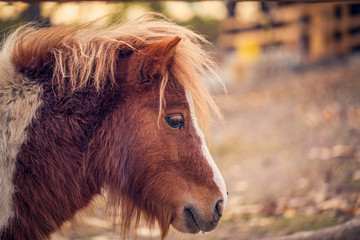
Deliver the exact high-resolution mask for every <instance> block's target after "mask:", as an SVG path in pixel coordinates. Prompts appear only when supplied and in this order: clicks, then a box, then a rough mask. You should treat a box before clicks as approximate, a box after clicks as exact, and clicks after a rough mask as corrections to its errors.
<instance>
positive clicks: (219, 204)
mask: <svg viewBox="0 0 360 240" xmlns="http://www.w3.org/2000/svg"><path fill="white" fill-rule="evenodd" d="M215 211H216V213H217V214H218V215H219V217H222V215H223V212H224V201H223V200H219V201H218V202H217V203H216V206H215Z"/></svg>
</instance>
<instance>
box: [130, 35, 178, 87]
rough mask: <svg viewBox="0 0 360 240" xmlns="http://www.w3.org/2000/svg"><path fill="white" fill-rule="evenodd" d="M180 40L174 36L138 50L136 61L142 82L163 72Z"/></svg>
mask: <svg viewBox="0 0 360 240" xmlns="http://www.w3.org/2000/svg"><path fill="white" fill-rule="evenodd" d="M180 40H181V38H180V37H178V36H176V37H174V38H171V39H167V40H163V41H159V42H155V43H152V44H149V45H147V46H145V47H144V48H143V49H142V50H140V52H139V53H140V54H139V55H138V56H139V59H137V61H138V64H139V65H138V66H139V73H140V77H141V78H142V80H143V81H144V82H150V81H151V80H153V79H155V78H157V77H158V76H161V75H163V74H164V73H165V71H166V70H167V68H168V67H169V66H170V65H171V63H172V61H173V58H174V54H175V49H176V46H177V45H178V43H179V42H180Z"/></svg>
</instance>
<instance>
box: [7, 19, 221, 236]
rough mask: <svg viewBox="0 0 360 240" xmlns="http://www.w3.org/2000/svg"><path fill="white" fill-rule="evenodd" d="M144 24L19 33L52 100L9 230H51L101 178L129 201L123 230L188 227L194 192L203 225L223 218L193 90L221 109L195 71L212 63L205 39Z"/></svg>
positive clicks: (17, 59) (41, 119)
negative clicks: (172, 121)
mask: <svg viewBox="0 0 360 240" xmlns="http://www.w3.org/2000/svg"><path fill="white" fill-rule="evenodd" d="M135 23H136V24H135ZM135 23H133V24H134V25H131V24H130V25H125V27H121V26H120V27H118V26H114V27H112V28H110V29H105V30H89V29H90V28H89V26H86V27H85V26H83V27H79V28H78V27H55V28H49V29H40V30H35V29H30V30H22V32H21V33H18V38H17V40H16V41H15V44H14V50H13V55H12V62H13V64H14V65H15V67H16V68H17V69H18V71H20V72H22V73H23V74H25V75H26V76H28V77H29V78H30V79H32V81H34V82H35V83H38V84H40V85H41V86H42V96H41V100H42V102H43V104H42V106H41V107H40V108H39V109H38V112H37V116H38V117H37V118H36V119H35V120H34V121H33V123H32V124H31V125H30V126H29V127H28V130H27V131H28V138H27V141H26V142H25V143H24V144H23V145H22V147H21V151H20V153H19V154H18V156H17V163H16V172H15V176H14V179H13V181H14V184H15V195H14V209H15V212H16V216H15V217H14V218H13V219H12V221H11V222H10V224H9V226H8V227H7V228H6V229H4V230H3V231H1V232H0V239H44V238H47V237H49V234H50V233H52V232H54V231H55V230H56V229H58V228H59V227H60V226H61V225H62V224H63V223H64V222H65V221H68V220H70V219H71V218H72V217H73V216H74V214H75V213H76V212H77V211H79V210H80V209H82V208H84V207H86V206H87V205H88V204H89V202H90V201H91V200H92V199H93V198H94V197H95V196H96V195H98V194H101V192H102V189H105V190H107V191H108V193H109V198H110V202H111V204H112V205H113V206H116V207H120V209H121V217H120V221H121V226H122V231H123V232H124V234H125V233H126V231H127V230H128V229H129V227H130V222H131V221H132V220H133V219H134V218H135V219H136V220H137V221H138V219H139V218H140V217H143V218H144V219H145V220H146V221H147V222H148V224H149V225H150V226H152V225H153V224H154V223H155V222H156V221H157V222H158V223H159V226H160V228H161V230H162V238H165V236H166V234H167V232H168V229H169V226H170V224H176V226H180V227H178V228H180V230H182V231H185V230H186V224H185V222H184V220H183V219H182V214H183V212H182V211H183V209H184V206H185V207H186V204H188V203H192V204H196V206H197V208H198V212H199V214H201V215H202V216H203V218H204V221H206V229H209V230H211V229H213V228H214V227H215V226H216V224H217V221H218V218H217V219H215V218H214V213H213V211H214V206H215V204H216V202H217V201H218V200H220V199H221V197H222V196H221V193H220V191H219V188H218V186H217V185H216V184H215V183H214V180H213V172H212V169H211V167H210V166H209V164H208V163H207V160H206V159H205V157H204V156H203V154H202V152H201V140H200V138H199V136H198V135H197V134H196V131H195V129H194V126H192V122H191V121H190V111H189V105H188V103H187V101H186V98H185V91H189V92H191V93H193V97H194V100H195V102H196V106H197V107H198V108H199V109H200V110H201V112H202V113H203V115H204V114H205V115H204V116H205V117H208V113H207V109H208V107H209V106H210V107H213V108H214V109H215V111H217V108H216V107H215V105H214V103H213V101H212V99H211V97H210V95H209V93H208V92H207V91H206V88H205V87H204V86H203V85H202V84H201V82H200V79H199V76H198V71H205V69H206V68H208V67H209V66H210V65H209V64H210V62H211V61H210V60H209V59H208V58H207V57H206V55H205V54H204V51H203V50H201V48H200V46H199V45H198V43H197V42H196V41H202V40H203V39H202V38H201V37H199V36H198V35H196V34H194V33H192V32H190V31H189V30H186V29H184V28H182V27H178V26H175V25H173V24H171V23H168V22H164V21H159V20H149V19H148V20H147V21H142V20H141V21H140V20H137V21H135ZM137 24H144V25H145V26H146V28H144V32H145V33H144V32H141V31H139V29H140V30H141V29H142V28H141V27H139V26H137ZM131 27H133V28H137V29H136V30H137V34H138V35H136V36H135V32H134V31H135V30H134V29H132V28H131ZM142 27H144V26H142ZM172 28H175V29H172ZM125 30H129V33H125V32H122V31H125ZM145 30H146V31H145ZM180 30H181V31H180ZM118 31H120V33H118ZM92 33H93V35H92ZM151 34H152V35H151ZM178 35H180V36H178ZM180 39H181V41H180ZM85 43H86V44H85ZM187 47H189V48H190V49H187ZM198 48H199V49H200V50H199V49H198ZM135 49H136V50H135ZM191 57H192V58H193V59H190V58H191ZM149 59H150V61H149ZM194 60H198V61H200V62H196V63H195V62H194ZM83 68H86V69H83ZM175 112H181V113H182V114H183V115H184V116H185V120H186V122H185V128H184V129H182V130H180V129H173V128H170V127H169V126H168V125H167V124H166V123H165V121H164V118H163V117H164V116H165V115H167V114H170V113H175ZM209 209H210V210H209ZM211 209H212V210H211ZM214 219H215V220H214ZM199 224H202V223H199ZM204 226H205V225H204Z"/></svg>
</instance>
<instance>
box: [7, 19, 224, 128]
mask: <svg viewBox="0 0 360 240" xmlns="http://www.w3.org/2000/svg"><path fill="white" fill-rule="evenodd" d="M175 36H179V37H180V38H181V39H182V40H181V42H180V43H179V45H178V46H177V51H176V54H175V56H174V64H173V65H172V69H171V71H172V73H173V75H174V76H176V78H177V79H178V81H179V82H180V84H181V85H182V86H183V87H184V89H185V90H186V91H188V92H189V93H190V94H191V95H192V98H193V101H194V103H195V107H196V112H197V117H198V118H199V122H200V125H201V127H202V128H203V130H205V131H206V130H207V129H208V126H209V120H210V112H213V113H215V115H217V116H220V112H219V109H218V107H217V106H216V104H215V102H214V100H213V99H212V97H211V95H210V94H209V92H208V90H207V89H206V87H205V86H204V84H203V83H202V82H201V79H200V78H201V76H202V75H205V76H206V75H207V74H208V73H210V74H215V70H214V69H215V67H216V64H215V63H214V61H213V59H212V58H211V57H210V55H209V54H208V53H207V52H206V51H205V49H204V47H205V46H206V45H209V42H208V41H207V40H206V39H205V38H204V37H202V36H200V35H198V34H196V33H194V32H193V31H191V30H189V29H187V28H185V27H182V26H178V25H176V24H174V23H172V22H171V21H169V20H167V19H165V18H164V17H162V16H161V15H158V14H147V15H144V16H142V17H140V18H137V19H135V20H133V21H129V22H126V23H122V24H116V25H113V26H110V27H107V28H98V27H95V24H94V23H91V24H87V25H82V26H56V27H51V28H40V29H38V28H35V27H32V26H25V27H23V28H20V29H19V30H18V31H17V32H15V33H14V34H13V36H11V37H10V38H9V39H12V41H11V43H8V44H11V45H12V50H11V61H12V63H13V64H14V66H15V67H16V68H17V70H19V71H22V70H24V69H36V68H38V67H39V66H44V65H46V63H47V61H49V60H48V59H50V58H52V59H54V60H55V64H54V66H53V76H52V81H53V83H54V84H58V85H59V86H60V87H61V86H62V83H64V80H65V78H66V79H67V81H69V83H70V85H71V87H72V90H76V89H81V88H83V87H85V86H88V85H89V84H93V85H94V86H95V88H96V89H97V90H98V91H101V90H102V88H103V87H104V85H105V81H104V79H110V81H111V82H112V83H115V71H116V69H115V68H116V61H117V59H118V57H119V56H117V54H119V50H120V53H121V51H122V50H124V51H137V50H138V49H141V48H142V47H144V46H145V45H147V44H151V43H154V42H156V41H159V40H164V39H169V38H173V37H175ZM8 47H9V46H6V44H5V46H4V48H8ZM215 76H216V74H215ZM219 81H220V80H219ZM220 82H221V81H220ZM166 83H167V76H164V77H163V79H162V84H161V88H160V96H161V98H163V96H164V91H165V85H166ZM163 103H164V102H163V99H160V113H159V114H161V113H162V109H163ZM159 116H160V115H159Z"/></svg>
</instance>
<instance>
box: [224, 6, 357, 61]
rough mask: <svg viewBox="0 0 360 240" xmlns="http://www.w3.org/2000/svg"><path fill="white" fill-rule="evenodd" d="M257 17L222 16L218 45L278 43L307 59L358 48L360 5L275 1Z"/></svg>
mask: <svg viewBox="0 0 360 240" xmlns="http://www.w3.org/2000/svg"><path fill="white" fill-rule="evenodd" d="M259 19H260V20H258V22H255V23H254V22H252V23H247V22H240V21H239V20H237V18H236V17H228V18H227V19H225V20H224V21H223V22H222V23H221V26H220V36H219V44H220V46H221V47H222V48H223V49H233V48H242V47H243V46H246V45H249V44H250V45H258V46H260V48H266V47H268V46H274V45H275V46H277V45H281V46H284V47H287V48H291V49H295V50H298V51H301V53H302V54H304V55H305V56H306V58H307V59H308V60H319V59H323V58H327V57H331V56H337V55H347V54H348V53H350V52H352V51H355V50H360V4H352V3H318V4H286V5H280V4H276V5H271V7H269V8H268V9H267V10H266V12H263V13H262V14H261V16H260V18H259Z"/></svg>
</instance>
